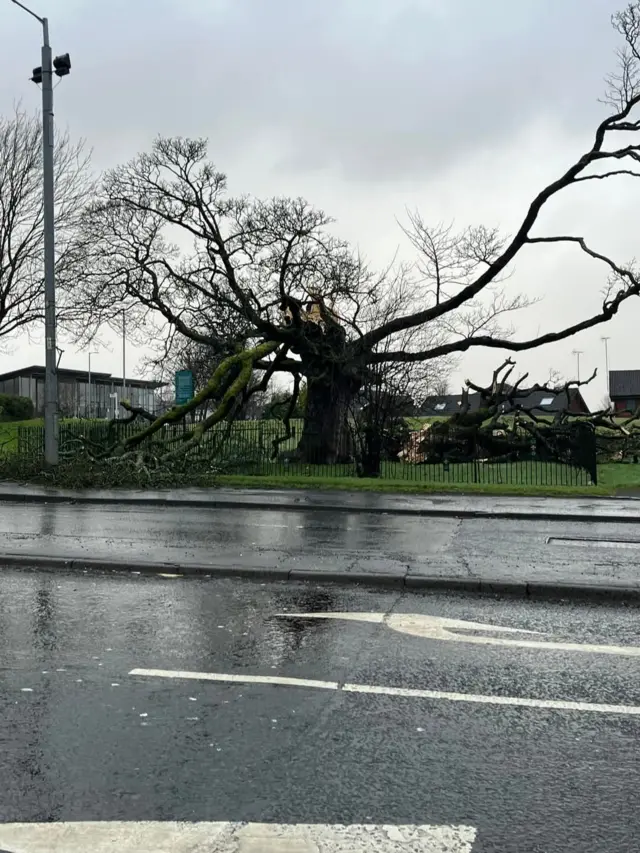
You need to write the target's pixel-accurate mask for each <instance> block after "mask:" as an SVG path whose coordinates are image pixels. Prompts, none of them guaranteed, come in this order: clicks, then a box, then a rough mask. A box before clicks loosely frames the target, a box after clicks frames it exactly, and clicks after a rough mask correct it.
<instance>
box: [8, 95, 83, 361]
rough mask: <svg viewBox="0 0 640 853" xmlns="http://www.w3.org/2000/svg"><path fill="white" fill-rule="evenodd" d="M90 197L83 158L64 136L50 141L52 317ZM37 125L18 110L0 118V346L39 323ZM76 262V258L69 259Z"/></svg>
mask: <svg viewBox="0 0 640 853" xmlns="http://www.w3.org/2000/svg"><path fill="white" fill-rule="evenodd" d="M93 194H94V184H93V180H92V178H91V175H90V172H89V155H88V154H86V153H85V151H84V144H83V143H82V142H79V143H73V142H72V141H71V139H70V138H69V136H68V135H67V134H59V135H58V136H57V138H56V156H55V214H56V218H55V222H56V275H57V279H58V288H59V300H58V302H59V304H58V314H59V317H60V319H64V317H65V316H66V314H67V313H68V312H69V311H71V310H72V309H73V301H72V300H67V299H66V288H67V285H68V284H69V280H68V275H67V273H68V270H69V268H70V267H71V265H72V263H71V262H72V247H73V246H74V245H75V239H76V235H77V229H78V224H79V222H80V219H81V217H82V216H83V214H84V210H85V207H86V204H87V203H88V201H89V199H90V198H91V197H92V195H93ZM43 241H44V222H43V198H42V123H41V120H40V118H39V116H37V115H33V116H30V115H27V113H26V112H25V111H24V110H23V109H22V108H21V107H18V108H16V110H15V111H14V113H13V115H10V116H0V348H2V345H3V344H5V345H6V343H7V342H8V341H9V339H10V338H11V337H12V336H13V335H14V334H15V333H17V332H19V331H22V330H26V331H30V330H31V328H32V327H33V325H34V324H35V323H38V322H39V321H41V320H43V319H44V267H43ZM75 260H76V261H77V258H76V259H75Z"/></svg>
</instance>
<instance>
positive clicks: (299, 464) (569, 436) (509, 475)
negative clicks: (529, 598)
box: [18, 421, 597, 486]
mask: <svg viewBox="0 0 640 853" xmlns="http://www.w3.org/2000/svg"><path fill="white" fill-rule="evenodd" d="M143 427H144V424H139V423H133V424H122V423H120V424H118V425H117V427H116V429H117V430H118V433H117V434H118V435H120V436H122V435H127V436H128V435H133V434H135V433H136V432H138V431H139V430H140V429H142V428H143ZM188 431H189V426H188V425H185V424H177V425H171V426H167V427H165V428H164V430H163V433H162V441H163V443H164V445H165V447H167V446H168V447H171V448H177V447H179V445H180V444H181V443H182V442H183V441H184V439H185V435H187V436H188ZM301 432H302V421H296V422H295V423H293V424H292V435H291V437H290V438H289V439H287V440H286V441H284V442H281V443H279V444H277V447H276V446H275V443H274V440H275V439H276V438H278V437H279V436H282V435H284V434H285V429H284V425H283V424H282V423H280V422H278V421H237V422H235V423H233V424H231V425H229V424H219V425H217V426H216V427H215V428H214V429H212V430H211V431H210V432H208V433H206V434H205V436H204V438H203V441H202V443H201V444H200V445H198V446H197V447H196V448H195V449H194V450H192V451H190V455H191V457H194V456H195V457H197V458H198V459H202V461H203V462H206V463H207V464H210V465H211V466H212V467H215V468H217V469H218V470H220V471H221V472H222V473H229V474H244V475H249V476H251V475H255V476H277V477H287V476H292V477H293V476H295V477H309V478H320V477H329V478H341V477H356V476H362V475H363V469H362V465H361V462H360V460H358V459H357V458H351V459H350V460H348V461H345V462H341V463H335V464H324V463H323V461H321V460H317V461H314V460H313V459H311V460H310V459H309V458H307V459H306V460H304V461H300V459H299V457H298V455H297V452H296V451H297V448H298V444H299V440H300V435H301ZM496 432H497V433H499V435H498V436H496V435H495V433H496ZM500 434H501V435H500ZM114 437H115V434H114V432H113V430H111V432H110V430H109V424H108V423H107V422H105V421H98V422H95V421H94V422H91V421H72V422H66V423H64V422H63V423H61V424H60V454H61V457H62V458H63V459H64V458H66V459H71V458H74V457H75V456H77V455H78V454H80V453H82V452H83V449H84V448H85V447H87V446H89V447H91V448H92V449H93V450H94V451H96V450H98V451H99V450H103V449H105V448H107V447H108V446H109V444H110V443H112V442H113V440H114ZM152 441H157V437H156V438H154V439H153V440H152ZM43 447H44V432H43V428H42V427H39V426H26V427H20V428H19V430H18V453H20V454H21V455H23V456H25V457H30V458H34V457H38V456H40V455H42V453H43ZM143 448H146V449H151V443H150V442H146V443H145V444H144V445H143ZM409 450H411V452H408V451H409ZM377 476H379V477H380V478H383V479H385V480H397V481H398V480H399V481H415V482H424V483H436V484H437V483H461V484H464V483H487V484H489V483H495V484H512V485H538V486H586V485H589V484H592V483H593V484H595V483H596V482H597V466H596V441H595V435H594V432H593V430H591V429H590V428H589V427H588V425H585V424H574V425H569V426H565V427H563V428H562V429H561V430H560V429H556V428H552V427H545V431H544V434H543V437H542V438H538V439H535V438H533V437H532V436H531V435H528V434H526V433H520V434H518V435H513V436H510V437H509V438H508V439H507V440H505V434H504V432H503V431H502V430H494V431H493V432H492V433H491V435H488V434H486V433H483V432H482V431H477V433H475V434H474V433H473V432H469V431H468V430H467V431H457V432H456V431H452V432H450V433H447V434H446V435H445V436H443V435H442V434H438V433H437V431H429V432H428V433H426V434H423V433H417V432H414V433H412V435H411V436H410V438H409V440H408V441H406V442H405V444H404V445H403V450H401V451H400V452H399V453H395V454H393V455H391V454H389V453H388V452H387V453H386V455H385V454H383V456H382V458H381V459H380V460H379V466H378V472H377Z"/></svg>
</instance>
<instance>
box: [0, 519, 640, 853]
mask: <svg viewBox="0 0 640 853" xmlns="http://www.w3.org/2000/svg"><path fill="white" fill-rule="evenodd" d="M188 529H189V528H188V523H187V530H188ZM339 535H340V534H339ZM374 535H375V534H374V533H373V532H372V533H371V536H372V537H373V536H374ZM326 611H339V612H347V613H350V612H354V611H355V612H365V613H368V612H373V613H385V614H392V615H394V617H395V616H398V617H399V616H400V615H402V614H422V615H431V616H441V617H448V618H454V619H463V620H471V621H475V622H482V623H489V624H492V625H501V626H507V627H512V628H520V629H528V630H531V631H539V632H544V634H543V637H544V638H548V639H553V640H555V641H560V642H561V641H565V642H571V643H578V644H584V643H589V644H609V645H611V644H616V645H618V646H623V647H629V646H636V647H637V646H640V627H639V625H640V623H639V621H638V617H639V616H640V610H638V609H637V608H635V607H632V606H628V607H624V606H617V605H614V604H610V605H602V604H599V605H595V604H577V603H574V604H571V603H567V602H562V603H548V602H547V603H541V602H537V603H536V602H530V601H525V600H522V601H520V600H517V599H501V598H500V597H497V596H485V597H474V596H469V595H444V594H435V593H416V592H407V591H402V592H399V591H397V592H394V591H385V590H377V591H375V590H371V591H367V590H364V589H361V588H356V587H354V588H342V587H336V586H331V585H322V584H309V583H291V582H271V583H264V582H255V581H249V580H243V579H220V578H212V579H206V578H162V577H156V576H145V575H140V576H131V575H127V576H119V575H102V574H98V573H86V574H83V573H64V572H60V571H57V572H43V571H35V570H34V571H27V570H23V571H16V570H13V569H8V568H6V569H4V570H3V571H2V574H1V575H0V673H1V677H2V681H1V687H0V712H1V716H0V748H1V752H2V758H3V760H2V762H1V763H0V821H2V822H17V821H40V822H46V821H76V820H82V821H86V820H111V821H115V820H127V821H142V820H186V821H196V820H206V821H234V822H235V821H260V822H284V823H377V824H398V823H409V824H427V823H429V824H466V825H470V826H474V827H477V830H478V834H477V839H476V842H475V845H474V847H473V853H488V851H501V853H502V852H503V851H513V852H514V853H515V852H516V851H527V853H556V851H557V853H589V851H602V853H605V852H606V853H631V852H632V851H636V850H640V810H639V809H638V802H639V794H640V753H639V743H640V740H639V738H640V716H634V715H632V714H625V713H619V714H618V713H614V714H612V713H599V712H596V711H589V710H587V711H584V710H583V711H575V710H572V711H567V710H550V709H541V708H529V707H510V706H500V705H492V704H478V703H474V702H471V703H469V702H456V701H448V700H445V699H428V698H408V697H398V696H387V695H375V694H373V695H372V694H366V695H365V694H349V693H344V692H339V691H335V690H322V689H314V688H312V687H283V686H274V685H271V684H242V683H238V684H226V683H212V682H205V681H197V680H196V681H186V680H183V679H169V678H145V677H142V676H134V675H130V672H131V670H132V669H135V668H150V669H162V670H181V671H191V672H214V673H225V674H236V675H247V674H248V675H263V676H267V677H282V676H285V677H292V678H301V679H320V680H329V681H338V682H340V683H342V682H356V683H360V684H368V685H383V686H396V687H413V688H424V689H430V690H436V691H452V692H456V693H460V694H469V693H472V694H483V695H486V694H490V695H492V696H495V695H497V696H511V697H513V696H515V697H529V698H537V699H560V700H570V701H577V702H589V703H609V704H615V705H625V706H634V707H637V706H640V657H632V656H623V655H604V654H596V653H584V652H579V651H575V650H574V651H569V650H557V649H556V650H541V649H538V648H520V647H508V646H501V645H473V644H470V643H466V642H464V641H461V642H450V641H447V640H438V639H428V638H425V637H418V636H412V635H409V634H405V633H401V632H399V631H394V630H391V629H390V628H389V627H388V625H385V624H373V623H369V622H354V621H346V620H344V621H343V620H323V619H305V618H300V617H296V618H291V617H288V616H286V613H287V612H288V613H303V614H304V613H313V612H326ZM279 614H285V615H279Z"/></svg>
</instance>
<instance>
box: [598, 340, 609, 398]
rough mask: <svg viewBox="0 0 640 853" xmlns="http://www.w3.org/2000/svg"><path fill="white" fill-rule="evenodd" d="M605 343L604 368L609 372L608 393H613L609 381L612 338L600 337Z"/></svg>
mask: <svg viewBox="0 0 640 853" xmlns="http://www.w3.org/2000/svg"><path fill="white" fill-rule="evenodd" d="M600 340H601V341H602V343H603V344H604V369H605V370H606V372H607V394H610V393H611V388H610V383H609V341H610V340H611V338H604V337H603V338H601V339H600Z"/></svg>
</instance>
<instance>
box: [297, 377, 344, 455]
mask: <svg viewBox="0 0 640 853" xmlns="http://www.w3.org/2000/svg"><path fill="white" fill-rule="evenodd" d="M353 394H354V389H353V386H352V384H351V383H350V382H349V380H348V379H346V378H345V377H342V376H335V375H334V377H333V380H332V381H331V380H329V381H326V380H325V381H321V380H318V379H310V380H309V383H308V390H307V409H306V412H305V418H304V427H303V429H302V436H301V437H300V443H299V445H298V451H297V457H298V459H299V461H300V462H306V463H307V464H311V465H334V464H335V463H340V462H348V461H350V460H351V458H352V452H351V434H350V432H349V424H348V420H347V417H348V411H349V404H350V403H351V400H352V397H353Z"/></svg>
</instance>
